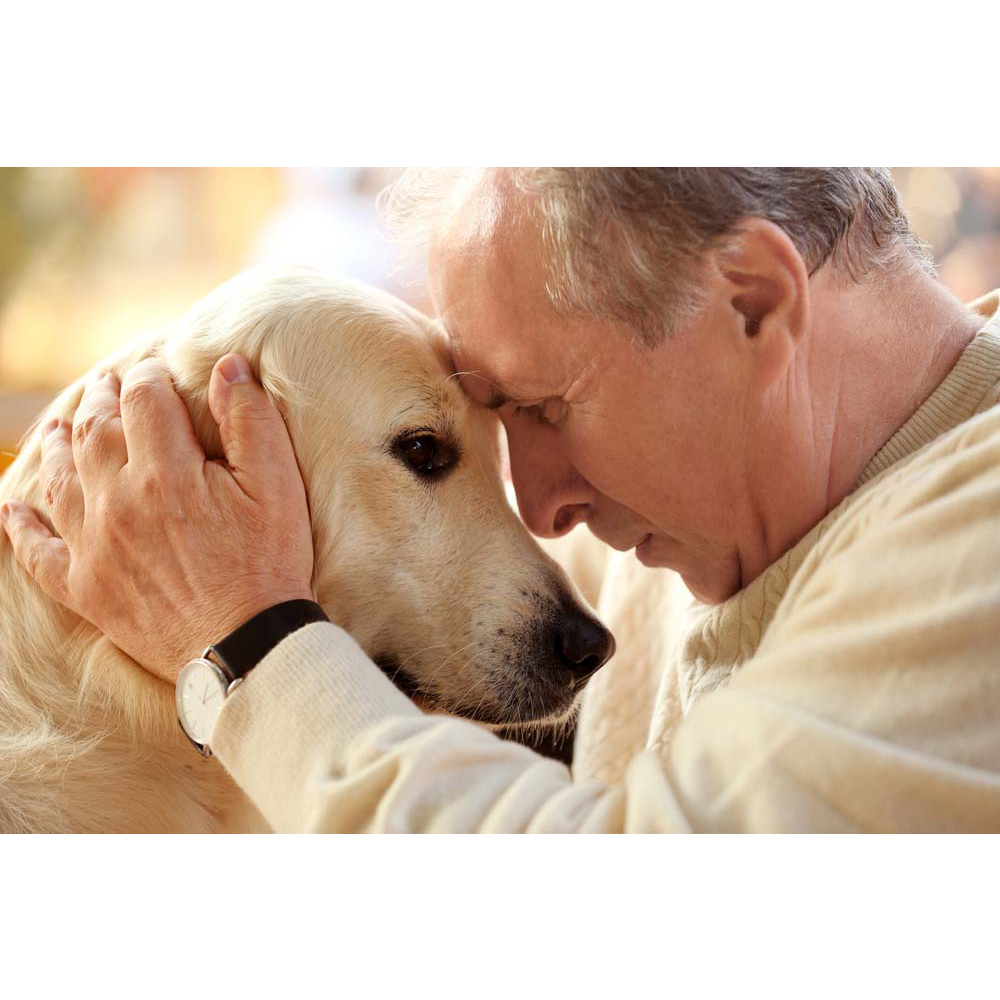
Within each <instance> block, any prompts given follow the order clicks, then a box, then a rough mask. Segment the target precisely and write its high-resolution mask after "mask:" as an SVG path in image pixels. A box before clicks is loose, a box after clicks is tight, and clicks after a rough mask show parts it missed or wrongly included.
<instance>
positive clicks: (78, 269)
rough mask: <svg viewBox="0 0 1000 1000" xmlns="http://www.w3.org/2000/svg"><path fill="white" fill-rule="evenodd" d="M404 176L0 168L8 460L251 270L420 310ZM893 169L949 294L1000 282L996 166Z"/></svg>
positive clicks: (0, 315)
mask: <svg viewBox="0 0 1000 1000" xmlns="http://www.w3.org/2000/svg"><path fill="white" fill-rule="evenodd" d="M399 169H400V168H391V167H358V168H328V169H275V168H210V169H152V168H141V169H140V168H120V169H119V168H114V169H112V168H100V169H95V168H80V169H68V168H66V169H63V168H60V169H49V168H45V169H42V168H39V169H27V168H24V169H22V168H6V169H0V449H2V450H4V451H6V452H12V451H13V450H14V448H16V446H17V441H18V439H19V438H20V435H21V434H22V433H23V431H24V430H25V429H26V427H27V426H28V424H29V423H30V422H31V420H32V419H33V418H34V416H35V415H36V414H37V413H38V412H39V411H40V410H41V409H42V407H43V406H44V405H45V403H46V402H47V401H48V399H50V398H51V396H52V395H53V394H54V391H55V390H57V389H59V388H61V387H62V386H64V385H66V384H67V383H69V382H71V381H73V380H74V379H75V378H76V377H77V376H78V375H80V374H81V373H83V372H84V371H86V370H87V369H88V368H90V367H92V366H93V365H94V364H96V363H97V362H98V361H99V360H100V359H101V358H102V357H103V356H104V355H106V354H108V353H109V352H110V351H112V350H113V349H115V348H116V347H118V346H119V345H120V344H122V343H123V342H125V341H127V340H129V339H131V338H132V337H134V336H136V334H138V333H140V332H142V331H143V330H148V329H151V328H153V327H156V326H158V325H160V324H162V323H164V322H167V321H169V320H172V319H175V318H177V317H178V316H180V315H182V314H183V313H184V312H186V311H187V309H189V308H190V307H191V305H193V304H194V302H195V301H196V300H197V299H198V298H199V297H200V296H202V295H203V294H205V293H206V292H208V291H210V290H211V289H212V288H214V287H215V286H216V285H218V284H219V283H221V282H222V281H224V280H226V279H227V278H229V277H231V276H232V275H233V274H235V273H236V272H237V271H239V270H242V269H243V268H245V267H247V266H250V265H251V264H255V263H259V262H263V261H291V262H295V263H305V264H313V265H316V266H320V267H324V268H328V269H333V270H337V271H340V272H341V273H344V274H347V275H350V276H352V277H356V278H359V279H361V280H363V281H367V282H369V283H371V284H375V285H379V286H381V287H383V288H387V289H388V290H390V291H391V292H393V293H394V294H396V295H399V296H400V297H402V298H404V299H407V300H408V301H409V302H411V303H413V304H414V305H415V306H417V308H421V309H426V308H427V307H428V304H427V301H426V297H425V290H424V285H423V276H422V274H421V273H420V271H419V265H416V264H413V265H410V267H409V269H408V270H403V271H401V270H400V269H399V266H398V265H399V262H398V260H397V257H396V254H395V252H394V250H393V247H392V246H391V244H390V243H389V241H388V240H387V238H386V236H385V233H384V231H383V229H382V226H381V224H380V222H379V219H378V216H377V214H376V211H375V197H376V195H377V193H378V192H379V191H380V190H381V189H382V188H383V187H384V186H385V185H386V184H388V183H389V182H390V181H392V180H393V179H394V178H395V177H396V176H397V175H398V173H399ZM893 173H894V176H895V179H896V183H897V185H898V187H899V189H900V192H901V193H902V196H903V202H904V204H905V206H906V209H907V211H908V212H909V214H910V218H911V220H912V222H913V224H914V228H915V229H916V231H917V233H918V235H919V236H920V237H921V238H922V239H924V240H925V241H926V242H928V243H929V244H930V245H931V246H932V248H933V250H934V256H935V259H936V260H937V261H938V264H939V273H940V276H941V279H942V281H943V282H944V283H945V285H947V286H948V287H949V288H951V289H952V290H953V291H954V292H955V294H956V295H958V296H959V297H960V298H961V299H963V300H969V299H972V298H975V297H977V296H979V295H981V294H983V293H984V292H987V291H990V290H992V289H993V288H996V287H998V286H1000V168H997V167H983V168H961V169H958V168H955V169H951V168H924V167H920V168H899V169H894V171H893ZM4 465H5V461H4V459H3V456H0V468H3V467H4Z"/></svg>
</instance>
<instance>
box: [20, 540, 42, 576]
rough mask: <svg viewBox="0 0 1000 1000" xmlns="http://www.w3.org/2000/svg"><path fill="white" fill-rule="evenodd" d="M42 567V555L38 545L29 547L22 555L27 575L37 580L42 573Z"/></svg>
mask: <svg viewBox="0 0 1000 1000" xmlns="http://www.w3.org/2000/svg"><path fill="white" fill-rule="evenodd" d="M43 567H44V553H43V552H42V549H41V547H40V546H38V545H31V546H30V547H29V548H28V550H27V551H26V552H25V553H24V568H25V569H26V570H27V571H28V575H29V576H30V577H31V578H32V579H34V580H37V579H38V578H39V576H40V575H41V573H42V570H43Z"/></svg>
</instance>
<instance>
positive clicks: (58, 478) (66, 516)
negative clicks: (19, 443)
mask: <svg viewBox="0 0 1000 1000" xmlns="http://www.w3.org/2000/svg"><path fill="white" fill-rule="evenodd" d="M71 434H72V427H71V425H70V424H69V422H68V421H66V420H50V421H49V422H48V423H47V424H46V425H45V426H44V427H43V428H42V467H41V483H42V491H43V495H44V497H45V503H46V505H47V506H48V508H49V516H50V517H51V518H52V523H53V524H54V525H55V528H56V531H58V532H59V534H60V535H62V537H63V538H68V539H70V540H71V541H72V540H73V539H74V538H78V537H79V535H80V529H81V528H82V527H83V513H84V506H83V489H82V487H81V485H80V477H79V476H78V475H77V471H76V465H75V464H74V462H73V441H72V437H71Z"/></svg>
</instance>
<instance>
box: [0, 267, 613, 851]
mask: <svg viewBox="0 0 1000 1000" xmlns="http://www.w3.org/2000/svg"><path fill="white" fill-rule="evenodd" d="M230 351H236V352H239V353H241V354H243V355H244V356H246V357H247V358H248V359H249V360H250V362H251V364H252V366H253V367H254V369H255V370H256V371H257V373H258V375H259V378H260V380H261V382H262V384H263V385H264V387H265V388H266V389H267V391H268V392H269V393H270V394H271V396H272V397H273V398H274V399H275V400H276V401H277V402H278V405H279V406H280V407H281V409H282V412H283V415H284V417H285V420H286V423H287V425H288V428H289V433H290V434H291V437H292V441H293V444H294V446H295V449H296V454H297V457H298V460H299V466H300V469H301V471H302V474H303V478H304V481H305V484H306V490H307V494H308V497H309V503H310V512H311V519H312V527H313V539H314V545H315V570H314V579H313V586H314V590H315V594H316V597H317V600H318V601H319V602H320V603H321V604H323V606H324V608H325V609H326V610H327V612H328V614H329V615H330V616H331V618H332V619H333V620H334V621H336V622H338V623H339V624H341V625H343V626H344V627H345V628H346V629H347V630H348V631H349V632H351V634H352V635H354V637H355V638H356V639H357V640H358V642H359V643H360V644H361V646H362V648H363V649H364V650H365V651H366V652H367V653H368V654H369V655H370V656H371V657H372V658H373V659H375V660H376V662H377V663H379V665H380V666H381V667H382V668H383V669H384V670H385V671H386V672H387V673H388V674H389V676H391V677H392V678H393V679H394V680H395V681H396V682H397V683H398V684H399V685H400V686H401V687H403V689H404V690H406V691H407V692H408V693H410V694H412V695H414V696H415V697H417V698H418V699H419V700H420V702H421V703H422V704H423V705H424V707H426V708H428V709H430V710H440V711H449V712H454V713H457V714H461V715H466V716H470V717H472V718H474V719H478V720H479V721H481V722H484V723H487V724H492V725H496V726H501V725H505V724H510V723H514V724H523V723H529V722H531V721H533V720H539V719H543V718H550V719H551V718H559V717H562V718H567V717H569V715H570V714H571V711H572V705H573V703H574V699H575V695H576V694H577V692H578V690H579V688H580V687H581V686H582V683H583V681H584V680H585V677H586V674H587V672H588V671H589V672H592V669H593V668H594V664H595V663H597V665H599V662H603V659H604V658H606V655H607V654H608V651H609V650H610V648H612V646H611V640H610V637H609V636H607V634H606V633H604V631H603V630H602V629H600V628H599V626H598V625H597V624H596V623H595V622H594V621H593V619H592V618H591V617H590V616H589V614H588V613H587V612H586V610H585V609H584V608H583V607H582V605H581V604H580V601H579V598H578V597H577V596H576V595H575V593H574V592H573V590H572V586H571V585H570V584H569V582H568V580H567V579H566V577H565V575H564V574H563V573H562V571H561V570H559V569H558V567H557V566H556V565H555V563H553V562H552V561H551V560H550V559H549V558H548V557H547V556H545V555H544V554H543V553H542V551H541V549H540V548H539V547H538V546H537V544H536V543H535V542H534V541H533V540H531V538H530V537H529V536H528V534H527V532H526V531H525V530H524V528H523V526H522V525H521V523H520V521H519V520H518V519H517V517H516V515H515V514H514V513H513V511H512V510H511V509H510V507H509V505H508V504H507V502H506V499H505V496H504V493H503V489H502V485H501V481H500V476H499V472H498V438H497V427H496V423H495V419H494V418H493V417H491V416H490V415H488V414H485V413H483V412H481V411H478V410H476V409H475V408H473V407H471V406H470V405H469V403H468V402H467V400H466V399H465V397H464V396H463V394H462V393H461V391H460V389H459V387H458V385H457V384H456V382H455V380H454V379H453V378H451V377H450V376H451V369H450V364H449V360H448V355H447V351H446V348H445V346H444V343H443V341H442V339H441V337H440V336H439V334H438V333H437V332H436V330H435V328H434V327H433V325H432V324H430V323H429V322H428V321H427V320H426V319H425V318H424V317H422V316H420V315H419V314H418V313H416V312H414V311H413V310H411V309H409V308H408V307H406V306H404V305H403V304H402V303H399V302H397V301H396V300H395V299H392V298H391V297H389V296H387V295H384V294H382V293H380V292H376V291H374V290H372V289H367V288H364V287H363V286H360V285H356V284H353V283H349V282H345V281H341V280H339V279H335V278H332V277H330V276H328V275H323V274H321V273H319V272H314V271H304V270H296V271H281V272H273V271H268V270H262V269H258V270H257V271H252V272H248V273H247V274H245V275H242V276H240V277H238V278H236V279H233V281H231V282H228V283H227V284H226V285H224V286H222V288H220V289H218V290H217V291H216V292H214V293H212V295H210V296H208V297H207V298H206V299H204V300H203V301H202V302H201V303H199V305H198V306H196V307H195V309H194V310H192V312H191V313H190V314H189V315H188V316H187V317H186V318H185V319H184V320H183V321H182V322H181V323H179V324H178V325H177V326H176V327H174V328H172V329H171V330H168V331H165V332H164V333H160V334H155V335H151V336H149V337H147V338H145V339H144V340H142V341H141V342H139V343H137V344H135V345H132V346H131V347H129V348H127V349H126V350H123V351H122V352H120V353H119V354H118V355H116V356H115V357H113V358H111V359H109V360H108V361H107V362H106V363H105V365H104V366H103V368H104V369H105V370H112V371H115V372H116V373H118V374H119V376H120V375H122V374H123V373H124V372H126V371H127V370H128V369H129V368H130V367H131V366H133V365H134V364H136V363H137V362H138V361H140V360H141V359H142V358H145V357H149V356H151V355H159V356H162V357H163V358H164V359H165V360H166V362H167V364H168V366H169V368H170V371H171V373H172V375H173V378H174V382H175V385H176V387H177V389H178V391H179V392H180V393H181V395H182V397H183V398H184V400H185V402H186V404H187V406H188V409H189V412H190V413H191V417H192V420H193V422H194V425H195V429H196V432H197V434H198V437H199V439H200V441H201V442H202V445H203V446H204V448H205V451H206V454H207V455H208V457H209V458H218V457H221V451H220V446H219V439H218V432H217V429H216V427H215V424H214V422H213V421H212V419H211V416H210V414H209V411H208V405H207V400H206V396H207V386H208V379H209V374H210V372H211V369H212V367H213V365H214V363H215V362H216V361H217V359H218V358H219V357H220V356H222V355H223V354H225V353H228V352H230ZM83 385H84V382H83V380H81V381H79V382H77V383H76V384H74V385H73V386H71V387H70V388H69V389H67V390H66V391H65V392H63V393H62V394H61V395H60V396H59V397H58V398H57V399H56V400H55V402H54V403H53V404H52V405H51V406H50V407H49V408H48V410H47V411H46V413H45V414H43V415H42V416H43V417H45V418H48V417H51V416H59V417H64V418H69V417H70V416H71V414H72V413H73V411H74V410H75V408H76V406H77V404H78V402H79V399H80V396H81V394H82V391H83ZM40 419H41V418H40ZM428 456H430V457H428ZM39 466H40V437H39V431H38V424H36V425H35V428H34V429H33V430H32V431H30V432H29V434H28V435H27V437H26V440H25V443H24V447H23V448H22V451H21V453H20V455H19V457H18V458H17V460H16V461H15V462H14V464H13V465H12V466H11V468H10V469H9V470H8V471H7V472H6V473H5V474H4V476H3V479H2V480H0V500H2V499H5V498H7V497H17V498H18V499H21V500H24V501H25V502H27V503H29V504H31V505H32V506H33V507H35V508H36V509H37V510H39V511H41V512H43V516H44V511H45V498H44V497H43V495H42V485H41V483H40V478H39ZM224 571H225V568H224V567H220V572H224ZM0 601H2V616H0V623H2V624H0V628H2V635H0V642H2V650H0V830H2V831H6V832H14V831H23V832H28V831H66V832H69V831H78V832H103V831H190V832H212V831H221V830H233V831H235V830H251V829H266V824H265V823H264V821H263V819H262V818H261V817H260V816H259V814H258V813H257V812H256V810H255V809H254V808H253V806H252V805H251V804H250V803H249V801H248V800H247V799H246V798H245V797H244V796H243V794H242V793H241V792H240V791H239V789H238V788H237V787H236V786H235V785H234V783H233V782H232V781H231V780H230V779H229V777H228V776H227V775H226V774H225V772H224V771H223V770H222V768H221V767H220V766H219V765H218V763H217V762H215V761H213V760H209V761H203V760H202V759H200V758H199V757H198V755H197V754H196V753H195V752H194V750H193V748H192V747H191V745H190V743H188V741H187V739H186V738H185V737H184V736H183V734H182V733H181V732H180V729H179V727H178V725H177V721H176V715H175V711H174V693H173V689H172V688H171V687H170V686H168V685H166V684H163V683H161V682H160V681H158V680H156V679H155V678H153V677H152V676H151V675H149V674H147V673H145V672H144V671H143V670H141V669H140V668H139V667H138V666H137V665H136V664H135V663H133V662H132V661H131V660H130V659H129V658H128V657H127V656H126V655H125V654H123V653H122V652H121V651H119V650H118V649H117V648H116V647H115V646H113V645H112V644H111V643H110V642H109V641H108V640H107V639H106V638H104V637H103V636H102V635H100V634H99V633H98V632H97V631H96V630H94V629H93V628H92V627H91V626H89V625H88V624H87V623H85V622H83V621H81V620H80V619H79V618H77V617H75V616H74V615H72V614H70V613H69V612H67V611H65V610H64V609H62V608H60V607H58V606H57V605H56V604H54V603H53V602H52V601H51V600H49V599H48V598H46V597H45V596H44V595H43V594H42V593H41V592H40V590H39V589H38V588H37V587H36V586H35V585H34V584H33V583H32V582H31V581H30V580H29V579H28V577H27V575H26V574H25V573H24V571H23V570H22V569H21V568H20V567H19V566H18V565H17V564H16V562H15V560H14V557H13V553H12V551H11V548H10V546H9V545H7V544H5V545H3V547H2V552H0ZM217 638H220V637H218V636H205V637H200V639H199V641H202V640H203V641H202V645H207V643H208V642H209V641H212V640H215V639H217ZM574 643H575V646H574V649H573V650H571V654H572V655H569V656H568V657H567V655H565V648H568V646H569V645H573V644H574ZM581 644H582V645H581ZM602 644H603V646H604V647H606V648H604V651H603V652H602ZM319 668H320V667H319V666H318V669H319Z"/></svg>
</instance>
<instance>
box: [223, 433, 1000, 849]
mask: <svg viewBox="0 0 1000 1000" xmlns="http://www.w3.org/2000/svg"><path fill="white" fill-rule="evenodd" d="M976 451H977V455H978V457H976V456H972V459H970V461H972V464H971V465H968V464H967V465H963V464H962V462H957V461H956V462H950V463H945V464H944V466H943V467H942V469H941V471H940V474H938V475H934V476H929V475H927V476H923V477H918V478H917V479H916V483H917V485H916V487H915V488H913V489H911V490H909V491H908V492H907V491H901V490H895V491H892V492H891V493H889V494H886V496H888V500H887V501H879V502H878V503H873V504H871V505H869V509H868V511H867V513H866V514H865V515H864V516H865V517H866V518H868V521H867V523H864V524H859V523H858V522H856V523H855V525H854V527H853V528H850V529H849V530H848V529H847V528H845V530H844V531H843V532H841V533H840V534H837V533H836V532H834V533H832V537H831V538H830V539H829V540H828V543H827V544H825V545H824V547H823V552H822V558H820V556H819V554H817V553H814V555H816V556H817V559H816V561H815V565H813V566H811V567H809V568H807V567H805V566H804V567H803V569H802V570H800V576H801V577H802V580H801V581H800V580H799V579H796V581H794V583H793V587H792V588H790V590H789V593H788V594H787V595H786V598H785V601H784V602H783V607H782V608H781V609H779V615H778V616H776V618H775V621H774V623H773V624H772V626H771V629H770V630H769V632H768V634H767V635H766V637H765V640H764V643H763V644H762V646H761V648H760V650H759V651H758V653H757V655H756V656H755V657H754V658H753V659H752V660H751V661H750V662H748V663H747V664H746V665H745V666H744V667H743V668H742V669H740V670H739V671H738V672H737V673H736V674H735V675H734V677H733V679H732V681H731V682H730V683H729V684H728V685H727V686H726V687H724V688H720V689H719V690H717V691H715V692H713V693H711V694H708V695H706V696H705V697H704V698H702V699H701V700H700V701H699V702H698V703H697V704H696V705H695V706H694V708H693V710H692V711H691V713H690V714H689V715H688V717H687V718H686V719H685V720H684V721H683V723H681V725H680V726H679V728H678V733H677V736H676V737H675V740H674V742H673V745H672V748H671V751H670V756H669V759H661V758H659V757H657V756H655V755H654V754H653V753H652V752H651V751H648V750H647V751H645V752H642V753H640V754H638V755H637V756H636V757H635V758H633V760H632V761H631V763H630V765H629V767H628V769H627V771H626V774H625V778H624V780H623V781H622V782H621V783H620V784H613V785H611V784H602V783H600V782H594V781H585V782H577V783H574V782H573V781H572V778H571V775H570V773H569V771H568V770H567V769H566V768H565V767H564V766H562V765H561V764H558V763H555V762H553V761H551V760H547V759H545V758H542V757H539V756H538V755H536V754H534V753H533V752H532V751H530V750H527V749H526V748H524V747H521V746H518V745H515V744H512V743H507V742H504V741H501V740H500V739H498V738H496V737H495V736H493V735H492V734H491V733H489V732H487V731H486V730H484V729H481V728H479V727H478V726H475V725H473V724H472V723H470V722H466V721H464V720H460V719H454V718H448V717H443V716H433V715H424V714H423V713H421V712H420V711H419V710H418V709H417V708H416V707H415V706H414V705H413V704H412V703H411V702H410V701H409V700H408V699H406V698H405V697H404V696H403V695H402V694H400V693H399V692H398V691H396V689H395V688H394V687H393V686H392V684H391V683H390V682H389V681H388V680H387V679H386V678H385V677H384V676H383V675H382V674H381V672H380V671H379V670H378V668H377V667H376V666H375V665H374V664H373V663H372V662H371V661H370V660H369V659H368V658H367V657H366V656H365V654H364V653H363V652H362V651H361V649H360V648H359V647H358V646H357V644H356V643H354V641H353V640H352V639H351V638H350V637H349V636H348V635H347V634H346V633H344V632H343V631H342V630H341V629H339V628H338V627H336V626H334V625H330V624H314V625H310V626H307V627H306V628H304V629H302V630H300V631H299V632H297V633H295V634H294V635H292V636H290V637H289V638H287V639H286V640H285V641H284V642H283V643H281V644H280V645H279V646H278V647H277V648H276V649H275V650H273V651H272V652H271V653H270V654H269V655H268V656H267V657H266V658H265V659H264V660H263V661H262V663H261V664H260V665H259V666H258V667H257V668H256V669H255V670H254V671H253V673H252V674H250V675H249V677H248V679H247V680H246V682H245V683H244V684H243V685H242V686H241V688H240V689H239V690H237V691H236V692H234V694H233V696H232V697H231V698H229V699H228V700H227V702H226V705H225V707H224V708H223V711H222V714H221V716H220V719H219V723H218V725H217V727H216V731H215V734H214V739H213V746H214V748H215V750H216V753H217V754H218V756H219V759H220V760H221V761H222V763H223V764H224V765H225V766H226V768H227V769H228V770H229V771H230V773H231V774H232V775H233V776H234V778H235V779H236V780H237V781H238V782H239V784H240V785H241V786H242V788H243V789H244V791H245V792H246V793H247V794H248V795H249V797H250V798H251V799H252V800H253V801H254V802H255V804H256V805H257V807H258V808H259V809H260V810H261V811H262V813H263V814H264V816H265V817H266V818H267V819H268V820H269V821H270V823H271V824H272V826H274V827H275V828H276V829H278V830H286V831H287V830H312V831H392V832H402V831H428V832H445V831H450V832H472V831H484V832H485V831H494V832H514V831H525V832H543V831H552V832H571V831H575V832H598V831H608V832H610V831H633V832H639V831H686V830H699V831H736V830H756V831H793V830H823V831H847V830H881V831H894V830H951V829H955V830H994V831H997V830H1000V574H998V572H997V567H998V566H1000V531H998V530H997V526H996V511H998V510H1000V475H998V473H997V470H998V469H1000V450H998V448H997V447H996V446H995V444H994V445H993V446H991V447H985V446H984V447H982V448H979V449H977V450H976Z"/></svg>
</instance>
